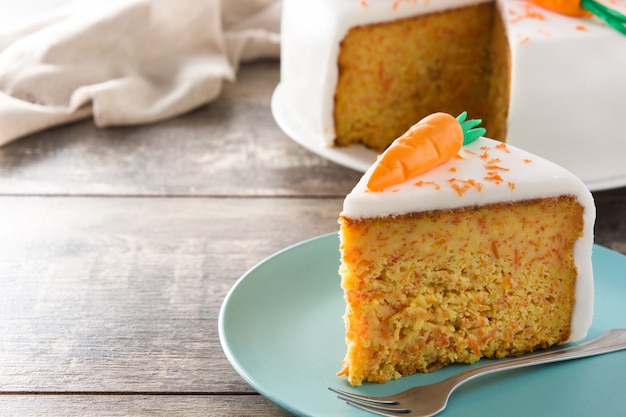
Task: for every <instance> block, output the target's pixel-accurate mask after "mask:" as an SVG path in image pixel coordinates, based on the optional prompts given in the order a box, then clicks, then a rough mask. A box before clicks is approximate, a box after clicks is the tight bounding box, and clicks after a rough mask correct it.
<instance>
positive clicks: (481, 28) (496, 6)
mask: <svg viewBox="0 0 626 417" xmlns="http://www.w3.org/2000/svg"><path fill="white" fill-rule="evenodd" d="M598 2H602V3H603V4H605V5H606V6H603V7H605V8H608V9H610V10H611V13H612V14H611V16H615V20H616V21H615V22H613V23H614V27H613V26H611V25H610V24H609V23H607V22H606V21H605V20H603V19H602V18H601V17H600V16H597V15H594V14H592V13H591V12H589V11H586V10H583V9H581V7H580V1H579V0H573V1H560V0H533V1H526V0H436V1H435V0H430V1H429V0H315V1H301V0H285V1H284V6H283V16H282V28H281V48H282V49H281V80H280V85H279V86H278V88H277V96H278V97H280V98H281V100H284V103H285V107H287V108H288V109H289V111H290V112H291V115H290V118H291V119H292V120H293V123H294V126H297V127H298V131H299V132H301V134H302V135H306V136H307V137H309V136H310V137H311V138H316V139H317V140H319V143H320V145H321V146H334V147H346V146H352V145H365V146H366V147H370V148H372V149H375V150H376V151H383V150H384V149H385V148H386V147H387V146H388V145H389V144H390V143H391V142H392V141H393V139H394V138H396V137H398V136H400V135H401V134H402V133H403V132H405V131H406V130H407V129H408V128H409V127H410V126H411V125H412V124H413V123H415V121H417V120H419V119H421V118H423V117H425V116H426V115H428V114H430V113H433V112H437V111H445V112H447V113H450V114H459V113H460V112H461V111H463V110H467V111H468V112H469V113H470V114H471V115H472V116H473V117H476V118H480V119H482V120H483V122H484V125H485V127H486V128H487V129H488V131H489V136H490V137H491V138H493V139H497V140H501V141H505V142H506V143H509V144H511V145H514V146H518V147H521V148H523V149H525V150H528V151H530V152H532V153H536V154H538V155H541V156H542V157H545V158H547V159H549V160H551V161H554V162H556V163H558V164H559V165H561V166H564V167H565V168H567V169H569V170H570V171H573V172H574V173H575V174H576V175H577V176H578V177H579V178H582V179H583V181H584V182H585V183H593V182H594V181H601V180H605V179H607V178H613V177H620V176H624V175H626V173H625V171H624V165H623V155H625V154H626V140H623V139H624V133H623V132H624V131H623V126H622V123H621V117H620V116H621V113H622V111H623V109H624V108H626V94H624V91H626V77H624V73H626V17H624V16H623V15H624V14H625V13H626V0H612V1H610V2H609V1H605V0H598V1H596V0H585V4H589V3H593V4H595V3H598ZM552 5H557V6H559V5H560V6H561V7H562V8H563V10H561V9H559V8H558V7H557V9H558V11H561V13H559V12H558V11H554V10H551V9H550V8H548V7H549V6H552ZM570 9H572V10H570ZM565 12H569V14H565ZM597 13H600V14H602V13H603V12H602V11H601V10H598V11H597ZM606 13H609V12H606ZM619 16H622V18H623V21H620V20H619V19H620V17H619ZM620 30H621V31H622V32H620ZM590 137H594V140H593V141H590V140H589V138H590ZM565 147H567V148H568V149H571V152H561V149H564V148H565ZM609 149H610V151H607V150H609Z"/></svg>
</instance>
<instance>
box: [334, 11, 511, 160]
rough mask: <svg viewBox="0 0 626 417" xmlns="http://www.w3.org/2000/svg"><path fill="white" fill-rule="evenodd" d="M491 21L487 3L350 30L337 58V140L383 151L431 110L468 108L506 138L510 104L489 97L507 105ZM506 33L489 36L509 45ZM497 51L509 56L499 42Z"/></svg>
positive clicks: (505, 77)
mask: <svg viewBox="0 0 626 417" xmlns="http://www.w3.org/2000/svg"><path fill="white" fill-rule="evenodd" d="M494 19H495V20H498V19H499V18H497V19H496V13H495V7H494V5H493V4H492V3H490V2H489V3H483V4H479V5H474V6H467V7H462V8H459V9H455V10H448V11H443V12H438V13H432V14H427V15H422V16H417V17H413V18H407V19H399V20H395V21H392V22H386V23H377V24H371V25H364V26H356V27H353V28H352V29H350V31H349V32H348V34H347V35H346V36H345V38H344V39H343V40H342V42H341V45H340V53H339V57H338V67H339V80H338V83H337V88H336V92H335V106H334V120H335V130H336V139H335V145H337V146H347V145H350V144H354V143H362V144H365V145H366V146H368V147H370V148H372V149H376V150H380V151H381V150H384V149H385V148H386V147H387V146H388V145H389V144H390V143H391V141H393V139H395V138H397V137H398V136H400V135H401V134H402V133H404V132H405V131H406V130H407V129H408V128H409V127H410V126H411V125H413V124H414V123H415V121H416V120H420V119H422V118H423V117H425V116H426V115H428V114H431V113H433V112H434V111H443V112H446V113H450V114H452V115H458V114H460V113H461V112H463V111H468V113H469V114H471V115H472V116H473V117H476V118H480V119H483V120H485V121H486V126H485V127H487V129H488V130H489V131H490V132H491V131H493V134H492V135H491V137H492V138H493V139H504V134H505V126H506V110H502V109H506V108H507V106H506V105H504V106H502V107H496V106H495V105H494V104H493V100H492V101H490V100H489V98H491V99H493V98H494V96H495V98H496V99H497V101H498V102H499V103H507V102H508V96H506V94H508V87H505V86H504V85H505V84H506V83H507V82H508V81H509V80H508V75H507V74H505V73H502V72H501V71H500V70H501V69H502V66H503V65H505V64H504V63H502V64H497V65H498V68H497V70H498V72H497V73H495V76H492V73H491V66H493V65H496V64H495V63H492V62H491V58H490V54H491V49H492V48H491V45H492V42H496V39H492V31H491V30H490V29H489V28H491V27H492V26H493V25H494V22H493V21H494ZM500 27H501V24H500ZM504 36H505V35H504V31H503V30H502V29H500V30H499V31H497V32H496V34H495V35H493V37H494V38H498V39H497V40H498V42H500V43H502V42H504V43H505V44H506V40H505V38H504ZM441 45H446V46H445V47H444V48H442V46H441ZM497 49H498V51H497V52H498V54H500V55H504V56H507V55H508V54H509V52H508V48H506V47H502V45H499V46H498V48H497ZM500 59H502V58H500ZM492 89H493V92H491V93H490V91H491V90H492ZM489 95H491V97H489ZM492 112H493V113H494V114H493V115H492V114H490V113H492ZM491 120H494V122H495V123H494V124H493V126H490V125H489V124H490V122H491ZM496 123H497V124H496ZM496 134H497V135H498V136H495V135H496Z"/></svg>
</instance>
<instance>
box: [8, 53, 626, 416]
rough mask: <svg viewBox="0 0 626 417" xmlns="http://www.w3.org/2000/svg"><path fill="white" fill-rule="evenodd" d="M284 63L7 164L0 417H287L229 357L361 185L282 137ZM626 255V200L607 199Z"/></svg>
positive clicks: (601, 218)
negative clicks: (274, 273)
mask: <svg viewBox="0 0 626 417" xmlns="http://www.w3.org/2000/svg"><path fill="white" fill-rule="evenodd" d="M278 80H279V63H278V62H276V61H262V62H257V63H253V64H247V65H244V66H243V67H242V68H241V70H240V72H239V74H238V78H237V81H236V82H235V83H230V84H228V85H226V88H225V90H224V92H223V94H222V95H221V96H220V98H219V99H217V100H216V101H215V102H213V103H210V104H208V105H207V106H204V107H202V108H199V109H197V110H195V111H193V112H192V113H190V114H187V115H184V116H182V117H179V118H176V119H173V120H169V121H165V122H162V123H159V124H154V125H149V126H137V127H126V128H111V129H98V128H96V127H94V125H93V123H92V122H91V121H90V120H85V121H82V122H78V123H74V124H71V125H67V126H62V127H58V128H54V129H50V130H47V131H44V132H41V133H38V134H35V135H32V136H30V137H27V138H23V139H20V140H18V141H16V142H14V143H11V144H9V145H7V146H5V147H2V148H0V297H1V300H2V303H0V335H1V336H0V416H24V417H30V416H70V417H71V416H102V415H107V416H157V415H163V416H174V417H176V416H201V415H202V416H287V415H289V413H288V412H286V411H284V410H282V409H280V408H279V407H278V406H276V405H274V404H272V403H271V402H269V401H268V400H266V399H265V398H263V397H261V396H259V395H258V394H256V393H255V392H254V390H253V389H252V388H251V387H250V386H248V385H247V384H246V383H245V382H244V381H243V379H242V378H241V377H239V375H238V374H237V373H236V372H235V370H234V369H233V367H232V366H231V365H230V363H229V362H228V360H227V359H226V357H225V356H224V354H223V352H222V349H221V347H220V342H219V337H218V331H217V317H218V313H219V309H220V306H221V304H222V302H223V299H224V297H225V295H226V293H227V292H228V290H229V289H230V288H231V286H232V285H233V284H234V283H235V282H236V280H237V279H238V278H239V277H241V275H242V274H243V273H245V272H246V271H247V270H248V269H249V268H251V267H252V266H253V265H255V264H256V263H258V262H259V261H261V260H263V259H264V258H266V257H267V256H270V255H271V254H273V253H275V252H276V251H278V250H280V249H282V248H284V247H286V246H288V245H291V244H293V243H296V242H299V241H302V240H304V239H308V238H311V237H314V236H318V235H320V234H324V233H329V232H334V231H336V230H337V215H338V213H339V211H340V210H341V204H342V201H343V197H344V196H345V194H346V193H347V192H349V191H350V189H351V188H352V186H353V185H354V184H355V183H356V181H357V180H358V178H359V177H360V175H361V174H360V173H357V172H354V171H352V170H349V169H347V168H343V167H341V166H338V165H335V164H333V163H331V162H329V161H327V160H325V159H323V158H321V157H319V156H317V155H314V154H312V153H310V152H309V151H307V150H305V149H303V148H301V147H300V146H299V145H297V144H295V143H294V142H293V141H291V140H290V139H289V138H287V137H286V136H285V135H284V134H283V133H282V131H281V130H280V129H279V128H278V127H277V125H276V124H275V122H274V120H273V117H272V115H271V112H270V108H269V102H270V98H271V94H272V92H273V90H274V88H275V86H276V84H277V83H278ZM594 196H595V198H596V204H597V209H598V219H597V223H596V242H597V243H598V244H601V245H604V246H607V247H609V248H612V249H614V250H616V251H620V252H622V253H626V188H621V189H615V190H607V191H601V192H596V193H594Z"/></svg>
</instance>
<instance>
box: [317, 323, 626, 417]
mask: <svg viewBox="0 0 626 417" xmlns="http://www.w3.org/2000/svg"><path fill="white" fill-rule="evenodd" d="M622 349H626V329H613V330H609V331H608V332H606V333H603V334H602V335H600V336H598V337H596V338H595V339H592V340H589V341H588V342H585V343H581V344H579V345H576V346H570V347H566V348H562V349H557V350H551V351H548V352H545V353H538V354H532V355H528V356H523V357H519V358H515V359H508V360H502V361H496V362H492V363H489V364H487V365H482V366H477V367H474V368H470V369H467V370H465V371H463V372H460V373H458V374H456V375H453V376H451V377H449V378H447V379H444V380H443V381H439V382H437V383H434V384H430V385H423V386H419V387H415V388H410V389H408V390H406V391H403V392H401V393H399V394H395V395H389V396H387V397H370V396H365V395H359V394H353V393H351V392H347V391H343V390H340V389H337V388H333V387H329V388H328V389H329V390H331V391H333V392H335V393H337V394H338V395H337V397H338V398H340V399H342V400H344V401H346V402H347V403H348V404H350V405H352V406H355V407H357V408H361V409H363V410H366V411H369V412H372V413H374V414H378V415H381V416H387V417H396V416H398V415H403V416H410V417H428V416H434V415H435V414H437V413H439V412H441V411H443V409H444V408H446V405H447V404H448V399H449V398H450V394H452V391H454V390H455V389H456V388H457V387H459V386H460V385H461V384H463V383H464V382H467V381H470V380H472V379H474V378H478V377H479V376H482V375H488V374H492V373H495V372H500V371H504V370H508V369H516V368H522V367H525V366H533V365H541V364H544V363H552V362H560V361H566V360H570V359H578V358H585V357H588V356H595V355H601V354H604V353H609V352H616V351H618V350H622Z"/></svg>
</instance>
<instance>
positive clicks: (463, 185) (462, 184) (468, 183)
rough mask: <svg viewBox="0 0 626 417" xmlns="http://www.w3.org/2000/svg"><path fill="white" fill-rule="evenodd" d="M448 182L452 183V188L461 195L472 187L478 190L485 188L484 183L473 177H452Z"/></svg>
mask: <svg viewBox="0 0 626 417" xmlns="http://www.w3.org/2000/svg"><path fill="white" fill-rule="evenodd" d="M448 183H449V184H450V187H452V189H453V190H454V191H456V193H457V194H458V195H459V196H462V195H463V194H465V192H466V191H467V190H469V189H470V188H476V190H478V191H480V190H482V189H483V185H482V184H481V183H479V182H478V181H476V180H472V179H470V180H460V179H457V178H450V179H449V180H448Z"/></svg>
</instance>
